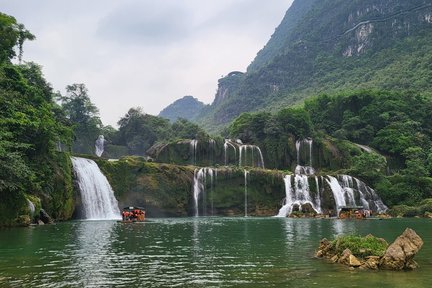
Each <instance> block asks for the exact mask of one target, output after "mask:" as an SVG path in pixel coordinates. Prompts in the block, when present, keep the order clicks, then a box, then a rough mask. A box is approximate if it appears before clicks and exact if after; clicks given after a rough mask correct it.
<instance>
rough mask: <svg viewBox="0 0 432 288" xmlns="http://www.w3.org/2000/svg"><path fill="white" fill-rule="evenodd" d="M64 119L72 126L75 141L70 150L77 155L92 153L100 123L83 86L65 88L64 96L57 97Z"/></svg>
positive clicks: (73, 85) (99, 131)
mask: <svg viewBox="0 0 432 288" xmlns="http://www.w3.org/2000/svg"><path fill="white" fill-rule="evenodd" d="M59 99H60V101H61V106H62V108H63V110H64V112H65V115H66V118H67V119H68V120H69V121H70V123H71V125H73V127H74V128H73V130H74V135H75V141H74V143H73V146H72V150H73V151H74V152H77V153H89V154H91V153H93V151H94V141H95V140H96V139H97V137H98V135H99V134H100V133H101V129H102V122H101V120H100V118H99V110H98V108H97V107H96V106H95V105H94V104H93V103H92V102H91V101H90V97H89V95H88V89H87V88H86V86H85V85H84V84H72V85H68V86H66V96H61V95H59Z"/></svg>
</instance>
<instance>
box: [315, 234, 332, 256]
mask: <svg viewBox="0 0 432 288" xmlns="http://www.w3.org/2000/svg"><path fill="white" fill-rule="evenodd" d="M332 248H333V245H332V243H331V242H330V241H329V240H327V239H326V238H323V239H321V241H320V246H319V247H318V251H317V252H316V254H315V256H316V257H318V258H321V257H324V256H330V257H331V256H333V255H329V253H330V251H331V250H332Z"/></svg>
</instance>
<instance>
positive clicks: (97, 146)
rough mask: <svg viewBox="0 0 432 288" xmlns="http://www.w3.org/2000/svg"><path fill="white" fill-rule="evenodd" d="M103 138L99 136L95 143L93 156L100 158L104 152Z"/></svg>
mask: <svg viewBox="0 0 432 288" xmlns="http://www.w3.org/2000/svg"><path fill="white" fill-rule="evenodd" d="M104 145H105V138H104V136H103V135H99V137H98V139H97V140H96V143H95V154H96V155H97V156H98V157H101V156H102V154H103V152H104Z"/></svg>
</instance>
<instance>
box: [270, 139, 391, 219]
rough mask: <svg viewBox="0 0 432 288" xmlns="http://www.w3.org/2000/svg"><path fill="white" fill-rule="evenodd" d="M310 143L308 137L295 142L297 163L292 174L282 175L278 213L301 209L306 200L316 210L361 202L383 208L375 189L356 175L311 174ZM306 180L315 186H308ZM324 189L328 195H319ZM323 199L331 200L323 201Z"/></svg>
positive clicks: (338, 208)
mask: <svg viewBox="0 0 432 288" xmlns="http://www.w3.org/2000/svg"><path fill="white" fill-rule="evenodd" d="M312 146H313V140H312V139H310V138H307V139H303V140H298V141H297V142H296V152H297V166H296V168H295V172H294V173H295V174H294V175H286V176H285V177H284V182H285V194H286V196H285V199H284V202H283V205H282V207H281V208H280V210H279V213H278V215H277V216H278V217H286V216H289V215H290V214H291V213H292V212H293V208H294V207H295V206H297V207H298V209H299V210H300V211H301V210H302V208H303V207H305V205H306V204H308V205H310V206H311V207H312V208H313V209H314V210H315V212H316V213H319V214H321V213H323V210H324V208H323V207H325V209H330V210H331V209H333V208H331V207H334V209H335V212H337V213H339V211H340V209H341V207H344V206H363V207H364V208H365V209H368V210H372V211H374V212H378V213H382V212H385V211H386V210H387V206H385V205H384V203H383V202H382V200H381V199H380V197H379V196H378V195H377V194H376V192H375V191H374V190H373V189H372V188H370V187H369V186H367V185H366V184H365V183H363V182H362V181H360V180H359V179H357V178H354V177H352V176H349V175H337V176H314V174H315V169H314V168H313V167H312ZM309 184H311V185H312V186H315V188H313V189H311V188H310V187H309V186H310V185H309ZM320 184H321V185H320ZM324 193H331V194H332V197H323V195H325V194H324ZM324 200H325V201H327V202H328V201H329V200H331V201H334V202H333V203H323V201H324ZM332 214H333V215H334V214H335V213H332Z"/></svg>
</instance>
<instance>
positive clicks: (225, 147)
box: [224, 139, 237, 166]
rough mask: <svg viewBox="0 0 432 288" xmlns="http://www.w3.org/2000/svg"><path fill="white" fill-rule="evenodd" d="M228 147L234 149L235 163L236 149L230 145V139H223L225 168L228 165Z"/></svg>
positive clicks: (235, 157) (235, 158)
mask: <svg viewBox="0 0 432 288" xmlns="http://www.w3.org/2000/svg"><path fill="white" fill-rule="evenodd" d="M229 147H231V148H233V149H234V160H235V161H237V148H236V146H235V145H234V144H233V143H232V141H231V140H230V139H225V143H224V156H225V166H227V165H228V163H229V158H228V148H229Z"/></svg>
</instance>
